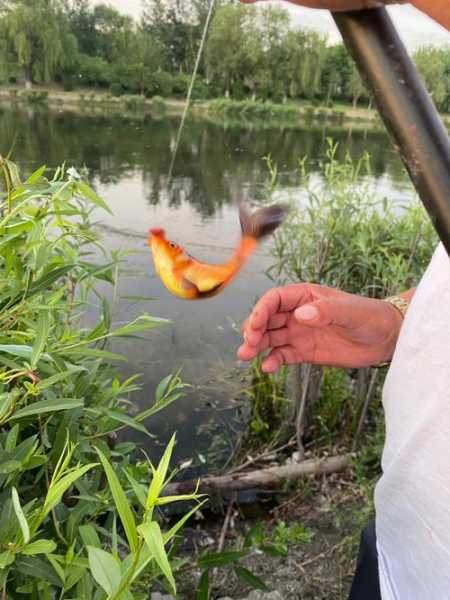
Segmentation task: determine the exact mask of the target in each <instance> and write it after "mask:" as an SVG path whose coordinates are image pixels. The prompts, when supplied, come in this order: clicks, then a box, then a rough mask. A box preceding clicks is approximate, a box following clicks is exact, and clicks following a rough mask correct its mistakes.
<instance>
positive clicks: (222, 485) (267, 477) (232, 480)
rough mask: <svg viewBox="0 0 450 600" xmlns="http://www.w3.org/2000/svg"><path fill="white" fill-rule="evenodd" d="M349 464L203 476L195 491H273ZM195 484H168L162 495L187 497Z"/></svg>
mask: <svg viewBox="0 0 450 600" xmlns="http://www.w3.org/2000/svg"><path fill="white" fill-rule="evenodd" d="M349 465H350V456H345V455H344V456H330V457H328V458H323V459H310V460H303V461H301V462H298V463H291V464H288V465H283V466H281V467H269V468H267V469H259V470H256V471H248V472H247V473H232V474H228V475H219V476H217V477H212V476H206V477H204V478H203V479H201V480H200V487H199V492H202V493H207V494H209V493H214V492H215V493H217V492H237V491H241V490H250V489H257V488H266V489H267V488H268V489H276V488H278V487H279V486H280V485H281V484H282V483H283V482H284V481H286V480H289V479H299V478H300V477H302V476H303V475H318V474H321V473H336V472H338V471H343V470H344V469H346V468H347V467H348V466H349ZM196 485H197V480H192V479H191V480H189V481H179V482H175V483H169V485H167V486H166V488H165V490H164V494H165V495H170V496H173V495H178V494H189V493H191V492H192V491H193V490H194V489H195V488H196Z"/></svg>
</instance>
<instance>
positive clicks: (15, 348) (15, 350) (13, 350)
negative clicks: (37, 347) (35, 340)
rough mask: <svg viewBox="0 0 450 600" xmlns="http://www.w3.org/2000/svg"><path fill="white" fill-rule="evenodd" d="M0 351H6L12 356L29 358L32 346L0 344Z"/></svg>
mask: <svg viewBox="0 0 450 600" xmlns="http://www.w3.org/2000/svg"><path fill="white" fill-rule="evenodd" d="M0 352H6V354H11V355H12V356H20V358H27V359H31V355H32V354H33V348H32V347H31V346H27V345H26V344H0Z"/></svg>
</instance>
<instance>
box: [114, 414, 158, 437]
mask: <svg viewBox="0 0 450 600" xmlns="http://www.w3.org/2000/svg"><path fill="white" fill-rule="evenodd" d="M105 414H106V415H107V416H108V417H109V418H110V419H113V420H114V421H119V423H123V424H124V425H128V426H129V427H132V428H133V429H136V430H137V431H140V432H141V433H145V435H148V436H150V437H151V433H150V432H149V431H148V430H147V428H146V427H144V425H141V423H137V422H136V421H135V420H134V419H133V418H132V417H130V416H128V415H126V414H124V413H121V412H119V411H117V410H106V411H105Z"/></svg>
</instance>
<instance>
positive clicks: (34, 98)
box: [19, 90, 48, 104]
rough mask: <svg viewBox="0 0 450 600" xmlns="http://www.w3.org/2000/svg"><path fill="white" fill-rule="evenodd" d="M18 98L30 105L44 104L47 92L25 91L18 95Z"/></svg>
mask: <svg viewBox="0 0 450 600" xmlns="http://www.w3.org/2000/svg"><path fill="white" fill-rule="evenodd" d="M19 98H21V99H23V100H26V101H27V102H29V103H30V104H45V103H46V102H47V100H48V92H47V91H45V90H26V91H23V92H20V93H19Z"/></svg>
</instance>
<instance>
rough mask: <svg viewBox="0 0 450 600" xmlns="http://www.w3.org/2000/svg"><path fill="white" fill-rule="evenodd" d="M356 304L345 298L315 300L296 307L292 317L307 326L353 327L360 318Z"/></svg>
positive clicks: (357, 323)
mask: <svg viewBox="0 0 450 600" xmlns="http://www.w3.org/2000/svg"><path fill="white" fill-rule="evenodd" d="M358 308H359V307H358V306H357V305H355V304H354V303H352V302H349V301H347V300H316V301H315V302H311V303H309V304H304V305H303V306H300V307H299V308H297V309H296V310H295V312H294V317H295V319H296V320H297V321H298V323H301V324H302V325H306V326H308V327H327V326H329V325H337V326H338V327H345V328H349V329H351V328H354V327H357V326H358V325H359V323H360V320H361V315H360V314H359V312H360V311H359V310H358Z"/></svg>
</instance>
